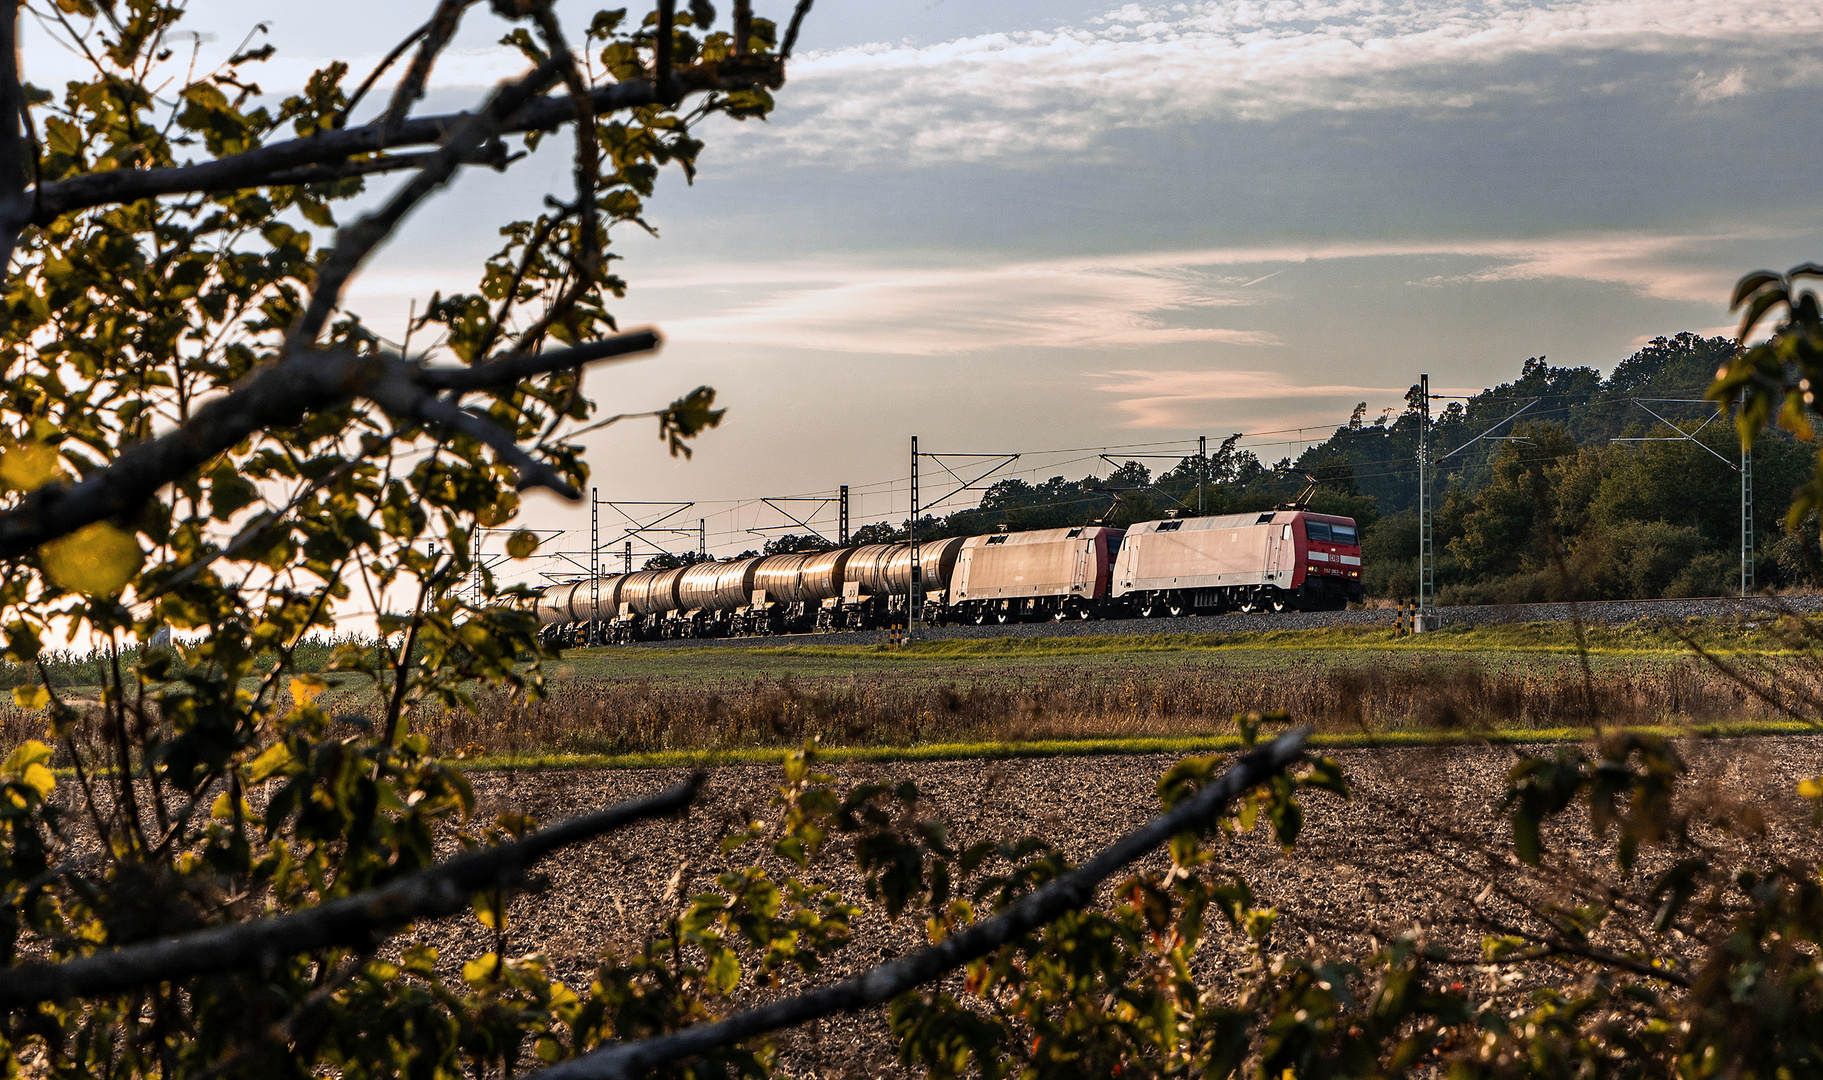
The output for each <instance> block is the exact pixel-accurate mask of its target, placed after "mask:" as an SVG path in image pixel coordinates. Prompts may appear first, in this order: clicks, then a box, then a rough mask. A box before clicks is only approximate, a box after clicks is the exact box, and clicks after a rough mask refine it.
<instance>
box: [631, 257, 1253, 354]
mask: <svg viewBox="0 0 1823 1080" xmlns="http://www.w3.org/2000/svg"><path fill="white" fill-rule="evenodd" d="M1244 280H1245V279H1244V278H1241V277H1235V276H1233V275H1219V274H1209V273H1204V272H1197V271H1196V270H1195V269H1194V268H1192V267H1189V266H1186V265H1184V264H1182V263H1181V262H1180V261H1179V260H1176V259H1172V258H1169V257H1166V258H1160V259H1153V260H1147V259H1107V260H1063V261H1055V262H1016V263H1007V264H1002V265H998V266H985V267H940V268H919V267H905V268H885V269H880V268H866V267H830V266H829V265H827V264H822V265H819V266H817V267H814V268H809V267H796V266H785V267H780V266H752V265H743V266H739V267H727V268H723V269H721V270H719V271H718V270H716V269H713V268H710V269H705V270H702V271H698V272H695V273H692V274H690V275H688V276H685V277H671V278H658V279H651V280H647V281H646V282H645V283H644V284H643V285H642V291H656V290H663V291H666V292H672V291H676V292H680V293H682V294H693V295H697V296H700V295H701V290H702V289H705V288H719V289H729V290H731V291H733V292H734V293H735V294H737V295H738V294H741V293H748V294H757V295H748V296H747V297H746V298H744V299H741V300H737V301H735V302H734V303H733V304H731V305H730V306H729V307H727V308H725V309H724V310H721V311H718V312H717V313H716V314H713V315H694V316H692V315H684V316H683V317H681V318H675V319H668V320H666V323H665V328H666V333H667V334H668V335H669V336H671V337H672V338H674V339H676V340H678V341H703V342H717V343H726V344H748V345H776V346H782V347H789V348H807V349H820V350H828V351H835V352H850V353H871V354H885V355H902V356H936V355H944V354H958V353H970V352H978V351H984V350H991V349H1000V348H1007V347H1025V348H1077V349H1081V348H1103V349H1124V348H1134V347H1140V346H1156V345H1168V344H1178V343H1184V342H1204V343H1221V344H1227V345H1270V344H1273V343H1274V342H1275V341H1276V340H1277V339H1276V338H1274V337H1273V336H1272V335H1271V334H1267V333H1264V332H1261V331H1258V330H1250V329H1237V328H1231V327H1222V326H1211V325H1207V323H1208V316H1207V310H1208V309H1219V308H1230V307H1235V306H1239V305H1240V304H1242V303H1243V302H1244V301H1243V300H1241V299H1238V298H1236V297H1235V296H1234V295H1233V294H1234V291H1235V290H1236V289H1238V288H1239V287H1240V285H1241V283H1242V282H1243V281H1244Z"/></svg>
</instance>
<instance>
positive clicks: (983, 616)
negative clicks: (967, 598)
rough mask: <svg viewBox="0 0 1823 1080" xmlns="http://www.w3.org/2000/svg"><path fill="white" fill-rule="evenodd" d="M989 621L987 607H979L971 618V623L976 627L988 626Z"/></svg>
mask: <svg viewBox="0 0 1823 1080" xmlns="http://www.w3.org/2000/svg"><path fill="white" fill-rule="evenodd" d="M988 619H989V615H988V610H987V608H985V607H977V608H976V609H975V611H974V614H973V615H971V616H970V617H969V621H970V622H972V623H974V624H975V625H976V626H986V625H987V624H988Z"/></svg>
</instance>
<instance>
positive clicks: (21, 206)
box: [0, 0, 32, 272]
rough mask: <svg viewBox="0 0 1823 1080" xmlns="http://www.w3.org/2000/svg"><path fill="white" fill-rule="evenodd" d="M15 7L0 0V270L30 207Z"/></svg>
mask: <svg viewBox="0 0 1823 1080" xmlns="http://www.w3.org/2000/svg"><path fill="white" fill-rule="evenodd" d="M19 9H20V3H19V0H0V272H4V271H5V270H6V269H7V268H8V267H10V266H11V265H12V262H13V246H14V245H15V244H17V243H18V242H19V230H20V229H22V228H24V227H25V222H26V219H27V218H29V217H30V216H31V211H32V201H31V196H29V195H27V194H26V190H25V178H26V174H27V172H29V171H30V166H29V162H30V161H31V160H32V154H31V149H30V147H29V145H28V144H27V143H26V141H25V88H24V87H23V86H21V85H20V82H19Z"/></svg>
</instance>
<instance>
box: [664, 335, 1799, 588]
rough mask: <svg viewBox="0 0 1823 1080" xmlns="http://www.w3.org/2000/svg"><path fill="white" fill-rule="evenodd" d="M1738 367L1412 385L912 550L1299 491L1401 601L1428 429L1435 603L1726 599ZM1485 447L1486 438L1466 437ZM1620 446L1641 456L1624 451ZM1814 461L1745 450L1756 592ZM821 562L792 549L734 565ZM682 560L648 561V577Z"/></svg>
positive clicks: (1704, 351)
mask: <svg viewBox="0 0 1823 1080" xmlns="http://www.w3.org/2000/svg"><path fill="white" fill-rule="evenodd" d="M1739 352H1740V349H1739V347H1738V345H1737V344H1736V342H1735V340H1734V339H1732V338H1724V337H1712V338H1704V337H1700V336H1698V335H1695V334H1690V333H1680V334H1677V335H1675V336H1673V337H1660V338H1657V339H1654V340H1653V341H1652V342H1650V343H1649V344H1647V345H1646V346H1645V347H1644V348H1642V349H1640V350H1639V351H1638V352H1636V353H1634V354H1633V355H1632V356H1630V357H1628V358H1627V359H1625V360H1622V361H1621V362H1620V363H1618V364H1617V365H1615V368H1614V370H1613V371H1612V372H1611V373H1610V374H1609V375H1608V376H1607V377H1606V378H1604V377H1602V375H1601V373H1600V372H1598V371H1597V370H1595V369H1594V368H1589V367H1575V368H1563V367H1554V366H1552V365H1551V364H1550V363H1549V362H1548V361H1547V359H1546V358H1545V357H1542V356H1540V357H1529V358H1527V359H1526V361H1525V362H1524V364H1523V365H1522V367H1521V371H1520V374H1519V377H1518V378H1516V379H1514V380H1513V381H1511V382H1507V383H1502V384H1500V385H1498V386H1495V387H1491V388H1489V389H1486V390H1483V391H1482V392H1481V393H1479V394H1475V395H1472V396H1469V397H1467V399H1466V400H1452V401H1449V402H1448V403H1447V404H1445V405H1440V406H1439V407H1436V408H1434V409H1432V410H1430V419H1429V426H1428V427H1426V420H1425V409H1424V407H1423V405H1424V403H1423V402H1422V401H1420V400H1419V397H1418V388H1417V387H1415V386H1414V387H1413V388H1412V390H1411V393H1410V394H1409V395H1408V398H1407V402H1406V408H1405V409H1404V411H1403V412H1400V413H1398V414H1397V415H1394V414H1393V411H1392V410H1388V411H1387V412H1386V413H1384V414H1382V415H1380V416H1378V417H1375V418H1373V419H1372V420H1368V419H1366V417H1365V413H1366V410H1367V405H1366V403H1365V402H1363V403H1362V404H1361V405H1359V406H1357V407H1356V409H1355V410H1354V415H1353V416H1352V417H1351V418H1350V419H1349V421H1348V422H1347V423H1345V424H1341V425H1338V426H1337V428H1336V430H1335V431H1334V432H1333V433H1332V434H1331V435H1330V436H1329V437H1328V438H1326V439H1324V440H1323V441H1322V442H1320V443H1316V444H1314V445H1312V446H1310V447H1308V448H1306V449H1305V450H1303V451H1302V452H1301V453H1300V454H1299V455H1298V456H1297V457H1296V458H1295V459H1294V458H1291V457H1284V458H1281V459H1279V460H1278V461H1276V462H1272V463H1267V462H1263V461H1261V460H1260V459H1259V458H1258V457H1257V456H1256V455H1255V454H1254V452H1253V451H1251V450H1248V449H1246V448H1244V447H1241V446H1239V445H1237V444H1238V443H1239V441H1240V439H1241V438H1242V437H1241V436H1240V435H1238V434H1237V435H1231V436H1229V437H1228V438H1227V439H1225V440H1223V441H1222V442H1221V444H1220V445H1219V446H1217V447H1216V448H1215V449H1214V450H1213V451H1212V452H1210V453H1209V454H1207V455H1206V456H1203V457H1197V456H1194V455H1192V456H1187V457H1184V458H1183V459H1181V460H1179V461H1178V462H1177V463H1176V464H1174V465H1172V466H1170V467H1169V468H1167V469H1165V470H1163V471H1162V472H1160V473H1158V474H1157V475H1154V474H1153V472H1152V470H1151V469H1149V468H1148V467H1147V466H1146V465H1145V464H1143V463H1141V462H1139V461H1132V460H1129V461H1126V462H1123V463H1121V464H1120V465H1119V466H1117V467H1116V468H1114V469H1113V470H1112V471H1111V472H1110V473H1109V474H1108V475H1107V476H1105V477H1098V476H1086V477H1083V478H1082V479H1080V480H1069V479H1066V478H1065V477H1062V476H1054V477H1051V478H1050V479H1049V480H1045V481H1043V482H1042V483H1032V482H1028V481H1026V480H1021V479H1007V480H1000V481H996V482H995V483H993V484H991V485H989V486H988V488H987V490H986V491H985V492H984V493H983V495H982V498H981V501H980V503H979V505H976V506H972V507H968V508H965V509H961V510H956V511H953V512H950V513H948V514H944V515H941V516H939V515H936V514H926V515H924V516H923V517H922V518H920V520H919V522H918V536H919V537H920V538H921V539H926V540H929V539H938V538H942V537H949V536H973V535H979V534H982V533H989V532H995V531H997V530H1000V529H1003V528H1004V529H1011V530H1013V531H1026V530H1031V529H1056V528H1073V527H1075V526H1078V525H1083V524H1088V523H1102V524H1107V525H1113V526H1120V527H1124V526H1127V525H1131V524H1133V523H1134V522H1139V521H1149V520H1153V519H1156V518H1159V517H1163V516H1166V515H1167V514H1176V515H1179V516H1186V517H1195V516H1200V515H1216V514H1244V513H1253V512H1257V511H1261V510H1269V509H1272V508H1273V507H1276V506H1280V505H1284V504H1286V503H1287V502H1288V501H1289V500H1291V499H1293V498H1295V497H1296V496H1297V495H1298V494H1299V493H1300V492H1301V491H1302V490H1303V489H1305V488H1306V486H1307V485H1308V484H1309V483H1311V482H1313V481H1314V482H1315V483H1316V485H1317V486H1316V488H1315V490H1314V493H1313V494H1312V495H1311V497H1310V500H1309V503H1308V506H1309V508H1310V509H1311V510H1313V511H1316V512H1318V513H1325V514H1339V515H1344V516H1347V517H1352V518H1354V519H1355V520H1356V522H1357V523H1358V524H1359V525H1360V527H1361V537H1362V548H1363V564H1364V566H1365V567H1366V572H1365V578H1364V580H1365V583H1366V586H1367V592H1368V595H1369V596H1370V597H1380V598H1387V599H1394V600H1402V599H1412V598H1415V597H1416V595H1417V590H1418V509H1417V491H1418V468H1417V455H1418V445H1419V434H1420V432H1421V431H1424V432H1427V433H1428V438H1429V442H1430V446H1431V455H1432V460H1433V461H1434V462H1436V463H1437V464H1436V468H1435V471H1434V479H1433V489H1432V495H1433V498H1434V499H1435V503H1434V504H1433V507H1434V518H1433V534H1432V535H1433V539H1434V543H1435V545H1436V547H1435V550H1436V557H1437V561H1436V581H1437V587H1438V596H1439V599H1440V600H1441V601H1442V602H1444V603H1467V604H1477V603H1524V602H1533V601H1542V600H1549V599H1572V598H1574V599H1585V600H1609V599H1645V598H1660V597H1684V596H1724V595H1733V594H1734V593H1735V592H1737V591H1738V589H1739V585H1740V571H1741V539H1742V537H1741V513H1740V506H1741V492H1740V471H1739V463H1740V440H1739V437H1738V434H1737V433H1736V431H1735V426H1734V423H1733V421H1732V417H1731V414H1730V411H1729V408H1728V405H1729V403H1721V404H1718V403H1715V402H1710V401H1707V400H1704V397H1703V395H1704V393H1705V392H1706V390H1707V388H1708V386H1709V383H1710V381H1712V380H1713V378H1714V376H1715V372H1716V370H1717V369H1718V368H1719V367H1722V366H1725V365H1726V364H1728V363H1729V362H1730V361H1731V360H1732V359H1733V358H1734V357H1735V356H1737V355H1738V354H1739ZM1648 410H1650V411H1648ZM1515 413H1517V416H1514V415H1513V414H1515ZM1509 417H1511V418H1512V419H1511V420H1510V421H1508V418H1509ZM1502 421H1508V422H1507V423H1504V424H1503V423H1501V422H1502ZM1483 435H1491V436H1494V437H1493V438H1484V439H1478V438H1477V437H1478V436H1483ZM1686 436H1687V437H1688V438H1686ZM1634 439H1643V440H1651V441H1637V442H1636V441H1625V440H1634ZM1616 440H1623V441H1616ZM1812 455H1813V451H1812V450H1811V449H1810V447H1809V446H1808V445H1807V444H1806V443H1804V442H1803V441H1801V440H1799V439H1798V438H1797V437H1795V436H1794V435H1792V434H1791V433H1789V432H1783V431H1775V432H1774V433H1772V434H1771V435H1770V436H1768V437H1766V438H1764V439H1762V441H1761V442H1760V443H1759V444H1758V445H1757V446H1756V448H1755V450H1754V456H1753V462H1752V475H1753V489H1754V495H1755V497H1754V500H1753V510H1752V514H1751V521H1752V525H1753V543H1754V555H1755V567H1756V574H1755V585H1756V587H1758V588H1762V589H1763V588H1772V589H1790V588H1801V587H1809V586H1811V585H1813V584H1814V583H1815V582H1816V581H1817V580H1818V574H1819V571H1820V569H1823V568H1820V567H1819V559H1818V538H1817V527H1816V524H1815V520H1814V518H1811V519H1804V520H1801V521H1799V522H1798V523H1796V524H1788V523H1787V521H1786V511H1787V508H1788V506H1789V504H1790V502H1791V496H1792V493H1793V491H1795V490H1796V489H1797V488H1798V487H1799V486H1800V485H1801V484H1802V483H1803V482H1804V481H1805V479H1806V478H1807V477H1808V476H1809V475H1810V472H1811V469H1812ZM1439 459H1441V460H1439ZM909 524H910V523H909V521H901V522H900V523H899V524H897V525H893V524H891V523H889V522H884V521H881V522H876V523H873V524H870V525H866V526H863V527H862V528H860V529H857V530H856V531H855V533H854V536H853V542H855V543H857V544H878V543H896V542H903V541H904V540H906V539H907V538H908V536H909V535H910V530H909V528H908V526H909ZM828 546H830V544H829V542H828V541H827V540H825V539H824V538H821V537H817V536H805V535H795V534H794V535H787V536H783V537H779V538H776V539H774V540H772V541H768V543H767V545H766V547H765V549H764V550H763V551H759V552H744V553H743V554H744V555H750V554H774V553H777V552H781V551H813V550H820V549H822V548H825V547H828ZM678 564H679V562H678V558H677V557H675V556H663V557H660V558H659V559H657V560H655V561H654V562H652V563H648V564H647V565H648V566H653V567H661V566H669V565H678Z"/></svg>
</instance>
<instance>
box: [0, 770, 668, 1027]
mask: <svg viewBox="0 0 1823 1080" xmlns="http://www.w3.org/2000/svg"><path fill="white" fill-rule="evenodd" d="M702 783H703V774H702V773H701V772H697V773H693V774H692V775H691V776H690V777H689V778H688V779H686V780H684V781H683V782H681V783H678V784H674V785H672V786H671V787H669V788H666V789H665V790H664V791H661V792H659V793H658V794H656V795H649V796H647V797H645V798H643V799H634V800H631V801H628V802H623V803H618V804H616V805H614V806H610V807H608V808H607V809H605V810H598V811H596V812H595V813H593V814H586V815H584V816H582V817H578V818H572V819H570V820H569V821H566V822H563V823H561V824H558V825H553V826H551V827H550V828H548V829H540V830H539V831H537V832H535V833H533V834H531V835H530V836H527V837H526V838H525V839H523V840H519V841H517V842H514V843H510V844H500V845H497V846H495V847H490V848H483V849H481V850H479V851H470V852H467V853H464V854H462V855H458V856H456V857H455V858H453V859H450V860H449V861H448V862H445V863H441V864H439V865H437V866H433V867H430V868H428V869H425V870H420V871H418V872H417V873H415V874H407V875H406V876H404V877H402V878H399V879H398V880H396V881H394V882H392V883H391V884H389V885H386V886H383V887H381V888H378V889H374V890H372V891H371V892H365V893H361V894H359V895H357V896H350V897H347V898H345V899H341V900H334V901H331V902H329V903H327V904H323V905H320V906H318V907H314V908H308V909H306V910H303V911H294V912H290V913H288V914H285V915H279V916H275V917H273V918H269V919H258V920H255V921H253V922H245V923H239V924H236V925H232V926H223V927H217V928H214V929H210V930H202V931H198V932H196V933H191V934H184V935H182V936H179V937H174V938H166V939H164V940H162V941H153V942H148V943H146V944H144V945H134V946H129V947H128V948H125V949H116V950H113V951H110V952H104V953H97V954H95V955H92V956H85V957H82V958H81V959H78V960H70V961H66V962H65V963H62V964H23V965H20V966H18V967H13V968H7V969H5V970H0V1009H16V1008H19V1007H21V1006H26V1005H31V1004H34V1003H36V1002H40V1001H58V1000H67V999H70V998H79V997H94V996H97V995H102V994H116V993H120V992H122V991H126V990H132V989H135V988H137V987H142V986H151V985H154V984H156V983H161V982H170V981H172V980H176V979H185V978H190V977H192V976H196V975H202V974H206V973H210V972H217V971H224V970H231V969H238V968H248V967H255V966H258V965H261V964H265V963H270V962H272V961H273V960H275V959H277V958H279V957H284V956H296V955H298V954H300V953H307V952H315V951H317V950H319V949H331V948H355V949H368V948H372V947H373V945H374V944H375V942H376V941H378V940H380V939H381V938H384V937H385V936H386V935H387V933H389V932H390V931H392V930H395V929H397V928H398V927H401V926H404V925H406V924H407V923H411V922H414V921H416V920H418V919H423V918H437V917H441V916H445V915H452V914H454V913H456V912H458V911H461V910H462V909H463V908H465V907H467V906H468V903H469V898H470V897H472V896H474V894H475V893H477V892H480V891H481V890H483V889H491V888H499V887H510V886H513V885H516V884H517V883H518V882H519V881H520V880H521V879H522V877H523V876H524V873H525V870H526V868H527V867H529V866H531V865H532V864H533V863H535V862H537V861H538V860H539V859H542V858H544V857H545V856H546V855H549V854H550V853H552V852H554V851H557V850H560V849H562V848H566V847H570V846H573V845H575V844H579V843H582V842H583V841H585V840H591V839H593V838H595V837H597V836H600V835H602V834H603V833H607V832H612V831H613V830H615V829H619V828H623V827H625V826H627V825H631V824H633V823H634V822H637V821H644V820H646V819H647V818H655V817H663V816H665V815H667V814H674V813H676V812H678V811H680V810H682V809H684V808H685V807H687V806H689V805H690V804H691V803H692V802H693V801H695V799H696V795H697V792H698V791H699V790H701V788H702Z"/></svg>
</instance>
